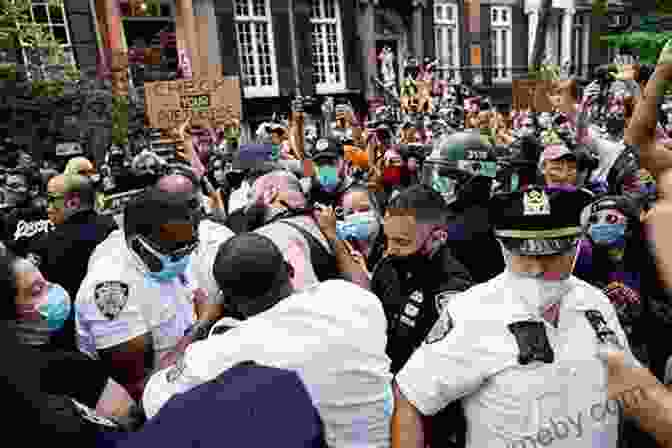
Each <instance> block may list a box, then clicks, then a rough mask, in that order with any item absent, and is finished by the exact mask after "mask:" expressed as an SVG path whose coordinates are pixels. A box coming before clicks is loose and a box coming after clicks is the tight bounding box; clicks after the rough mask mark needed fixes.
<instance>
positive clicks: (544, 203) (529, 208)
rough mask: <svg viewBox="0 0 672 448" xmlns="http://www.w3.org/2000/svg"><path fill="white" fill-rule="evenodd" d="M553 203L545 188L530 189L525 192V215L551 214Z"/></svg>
mask: <svg viewBox="0 0 672 448" xmlns="http://www.w3.org/2000/svg"><path fill="white" fill-rule="evenodd" d="M550 214H551V204H550V202H549V201H548V196H546V192H545V191H544V190H537V189H534V190H528V191H526V192H525V193H524V194H523V215H525V216H534V215H550Z"/></svg>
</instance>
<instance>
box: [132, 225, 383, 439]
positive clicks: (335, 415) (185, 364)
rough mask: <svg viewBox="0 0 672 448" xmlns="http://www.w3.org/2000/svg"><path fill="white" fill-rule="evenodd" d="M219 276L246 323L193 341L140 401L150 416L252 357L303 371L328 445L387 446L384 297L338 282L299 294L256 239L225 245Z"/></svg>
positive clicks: (287, 269) (280, 259) (281, 263)
mask: <svg viewBox="0 0 672 448" xmlns="http://www.w3.org/2000/svg"><path fill="white" fill-rule="evenodd" d="M213 270H214V275H215V278H216V279H217V283H218V284H219V286H220V287H221V288H222V294H223V295H224V296H225V297H227V305H228V307H229V308H231V309H233V310H235V312H236V314H237V315H239V316H240V317H241V318H242V319H244V321H243V322H242V323H241V324H240V325H239V326H238V327H236V328H234V329H231V330H229V331H227V332H226V333H224V334H222V335H215V336H212V337H210V338H208V339H207V340H205V341H201V342H197V343H194V344H192V345H191V346H190V348H189V349H187V351H186V353H185V355H184V357H183V358H182V359H181V361H180V362H179V363H178V364H177V365H176V366H174V367H173V368H171V369H169V370H164V371H159V372H157V373H156V374H154V375H153V376H152V378H151V379H150V380H149V382H148V384H147V388H146V390H145V394H144V397H143V405H144V406H145V411H146V413H147V415H148V416H150V417H151V416H153V415H155V414H157V412H158V411H159V409H161V408H162V407H163V406H164V404H165V403H166V402H167V401H168V400H169V399H170V397H172V396H174V395H175V394H184V393H185V392H187V391H189V390H191V389H193V388H194V387H196V386H198V385H200V384H202V383H205V382H207V381H210V380H212V379H213V378H215V377H217V376H218V375H220V374H221V373H222V372H223V371H225V370H226V369H228V368H230V367H232V366H234V365H236V364H238V363H239V362H242V361H247V360H251V361H255V362H257V363H260V364H262V365H267V366H271V367H278V368H283V369H288V370H292V371H296V372H297V373H298V375H299V376H300V377H301V379H302V380H303V382H304V384H305V385H306V389H307V390H308V392H309V393H310V395H311V398H312V399H313V402H314V403H315V405H316V407H317V408H318V410H319V412H320V415H321V417H322V420H323V421H324V424H325V430H326V438H327V442H328V444H329V446H332V447H340V446H358V445H360V444H361V445H362V446H376V447H387V446H389V430H390V427H389V423H390V416H391V412H390V411H391V409H392V407H393V405H392V401H391V390H390V389H389V388H390V381H391V378H392V375H391V374H390V373H389V358H388V357H387V356H386V355H385V325H386V322H385V315H384V313H383V310H382V307H381V306H380V302H379V301H378V299H377V298H376V297H375V296H374V295H373V294H371V293H370V292H367V291H365V290H363V289H361V288H360V287H358V286H356V285H354V284H352V283H350V282H345V281H339V280H333V281H327V282H322V283H319V284H314V285H312V287H310V288H308V289H306V290H304V292H298V293H295V292H294V288H293V287H292V282H291V277H292V276H293V275H294V274H295V273H294V270H293V269H292V268H291V266H290V265H289V264H288V263H287V262H286V261H285V258H284V255H283V254H282V253H281V252H280V251H279V249H278V247H276V245H275V244H274V243H273V242H272V241H271V240H270V239H268V238H267V237H264V236H262V235H257V234H253V233H252V234H243V235H237V236H235V237H233V238H231V239H230V240H228V241H227V242H226V243H224V244H223V245H222V246H221V247H220V249H219V253H218V254H217V258H216V260H215V264H214V266H213ZM297 347H301V349H300V350H297V349H296V348H297ZM159 415H160V414H159Z"/></svg>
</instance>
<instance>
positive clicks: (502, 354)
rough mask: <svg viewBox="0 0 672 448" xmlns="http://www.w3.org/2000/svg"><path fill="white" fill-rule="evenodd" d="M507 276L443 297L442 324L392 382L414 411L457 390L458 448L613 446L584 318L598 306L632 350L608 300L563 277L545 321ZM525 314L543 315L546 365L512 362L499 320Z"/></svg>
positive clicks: (594, 347)
mask: <svg viewBox="0 0 672 448" xmlns="http://www.w3.org/2000/svg"><path fill="white" fill-rule="evenodd" d="M510 275H511V273H510V272H504V273H502V274H500V275H499V276H497V277H495V278H494V279H492V280H490V281H489V282H486V283H483V284H480V285H477V286H475V287H473V288H471V289H470V290H468V291H466V292H464V293H461V294H459V295H456V296H455V297H454V298H453V299H452V301H451V302H450V303H449V304H448V305H447V307H446V308H444V310H443V313H442V314H441V317H440V318H439V321H438V322H443V325H442V327H443V328H444V331H443V332H441V334H438V335H437V334H434V335H433V341H432V339H429V338H428V340H427V341H426V343H425V344H423V345H422V346H421V347H420V348H419V349H418V350H417V351H416V352H415V353H414V354H413V355H412V356H411V358H410V359H409V361H408V363H407V364H406V365H405V366H404V368H403V369H402V370H401V371H400V372H399V373H398V375H397V377H396V381H397V383H398V385H399V388H400V390H401V391H402V392H403V394H404V395H405V396H406V398H407V399H408V400H409V401H410V402H411V403H413V405H414V406H415V407H416V408H417V409H418V410H419V411H420V412H421V413H422V414H423V415H434V414H436V413H437V412H438V411H440V410H441V409H443V408H444V407H445V406H446V405H448V404H449V403H450V402H452V401H455V400H458V399H460V398H463V402H462V404H463V407H464V410H465V415H466V418H467V421H468V430H467V444H466V446H467V447H468V448H473V447H478V448H480V447H488V448H490V447H494V448H496V447H501V448H509V447H510V448H516V447H520V448H523V447H528V446H548V445H549V444H551V443H552V446H553V447H554V448H556V447H557V448H562V447H572V448H575V447H586V448H588V447H590V448H594V447H600V448H607V447H614V448H615V447H616V443H617V432H618V431H617V429H618V416H617V415H618V406H617V403H616V402H611V401H610V402H608V401H607V391H606V386H607V382H606V381H607V371H606V368H605V366H604V365H603V362H602V361H601V360H599V359H598V358H597V357H596V354H597V352H598V347H599V343H598V340H597V337H596V333H595V331H594V330H593V327H591V325H590V324H589V322H588V319H587V318H586V316H585V311H587V310H598V311H599V312H600V313H601V314H602V315H603V317H604V319H605V321H606V324H607V326H608V327H609V328H610V329H612V331H614V333H615V334H616V336H617V338H618V339H619V341H620V343H621V344H623V345H624V346H625V347H626V352H627V353H628V354H629V355H630V356H632V354H631V352H630V349H629V348H628V346H627V340H626V337H625V334H624V333H623V330H622V328H621V326H620V325H619V322H618V318H617V317H616V313H615V311H614V308H613V306H612V305H611V303H610V302H609V300H608V299H607V298H606V296H604V295H603V294H602V293H601V292H600V291H599V290H598V289H596V288H594V287H593V286H591V285H589V284H588V283H585V282H583V281H582V280H579V279H577V278H575V277H570V280H569V282H570V283H569V284H570V286H571V289H570V290H569V292H568V293H567V294H566V295H565V296H564V298H563V302H562V304H561V308H560V315H559V323H558V328H555V327H553V326H552V325H550V324H548V323H546V321H544V320H543V319H542V318H541V317H539V312H538V311H534V310H533V309H531V308H530V307H529V304H527V303H524V301H523V300H521V298H520V295H519V294H520V291H518V292H516V291H515V290H512V288H511V280H510ZM526 320H533V321H535V322H543V324H544V328H545V330H546V334H547V339H548V342H549V344H550V346H551V347H552V350H553V352H554V361H553V362H552V363H544V362H541V361H532V362H530V363H529V364H526V365H521V364H519V362H518V354H519V347H518V343H517V341H516V338H515V337H514V335H513V334H512V332H510V331H509V329H508V327H507V325H508V324H509V323H513V322H518V321H526ZM437 327H439V325H438V324H437ZM451 328H452V329H451ZM435 329H436V327H435ZM435 329H432V331H430V335H432V334H433V333H436V332H435ZM446 330H449V331H446ZM633 359H634V358H633Z"/></svg>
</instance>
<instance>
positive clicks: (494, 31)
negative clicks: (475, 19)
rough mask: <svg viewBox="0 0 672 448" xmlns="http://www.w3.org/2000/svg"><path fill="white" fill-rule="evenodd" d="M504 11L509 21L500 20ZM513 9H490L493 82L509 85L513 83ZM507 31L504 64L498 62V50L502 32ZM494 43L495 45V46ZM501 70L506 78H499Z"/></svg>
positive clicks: (492, 7) (495, 7) (506, 7)
mask: <svg viewBox="0 0 672 448" xmlns="http://www.w3.org/2000/svg"><path fill="white" fill-rule="evenodd" d="M502 11H506V16H507V20H500V18H501V17H502V14H501V13H502ZM512 13H513V8H511V7H510V6H491V7H490V33H491V38H490V48H491V54H492V82H493V83H509V82H513V20H512V17H511V15H512ZM503 31H506V36H507V39H506V46H507V51H506V55H505V56H506V57H505V59H506V60H505V61H504V63H503V64H499V63H498V62H497V59H499V58H498V55H497V54H496V53H497V51H496V50H497V48H498V44H499V43H500V41H501V35H502V32H503ZM493 43H494V45H493ZM500 70H503V71H504V72H505V73H506V76H499V73H500Z"/></svg>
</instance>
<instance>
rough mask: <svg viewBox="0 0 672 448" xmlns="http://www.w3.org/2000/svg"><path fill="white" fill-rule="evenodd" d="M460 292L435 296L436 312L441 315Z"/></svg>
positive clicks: (442, 293) (445, 292)
mask: <svg viewBox="0 0 672 448" xmlns="http://www.w3.org/2000/svg"><path fill="white" fill-rule="evenodd" d="M459 293H460V291H443V292H441V293H439V294H437V295H435V296H434V304H435V305H436V312H437V313H439V314H441V313H442V312H443V310H444V309H445V308H446V305H448V302H450V301H451V300H452V298H453V297H455V296H456V295H457V294H459Z"/></svg>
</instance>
